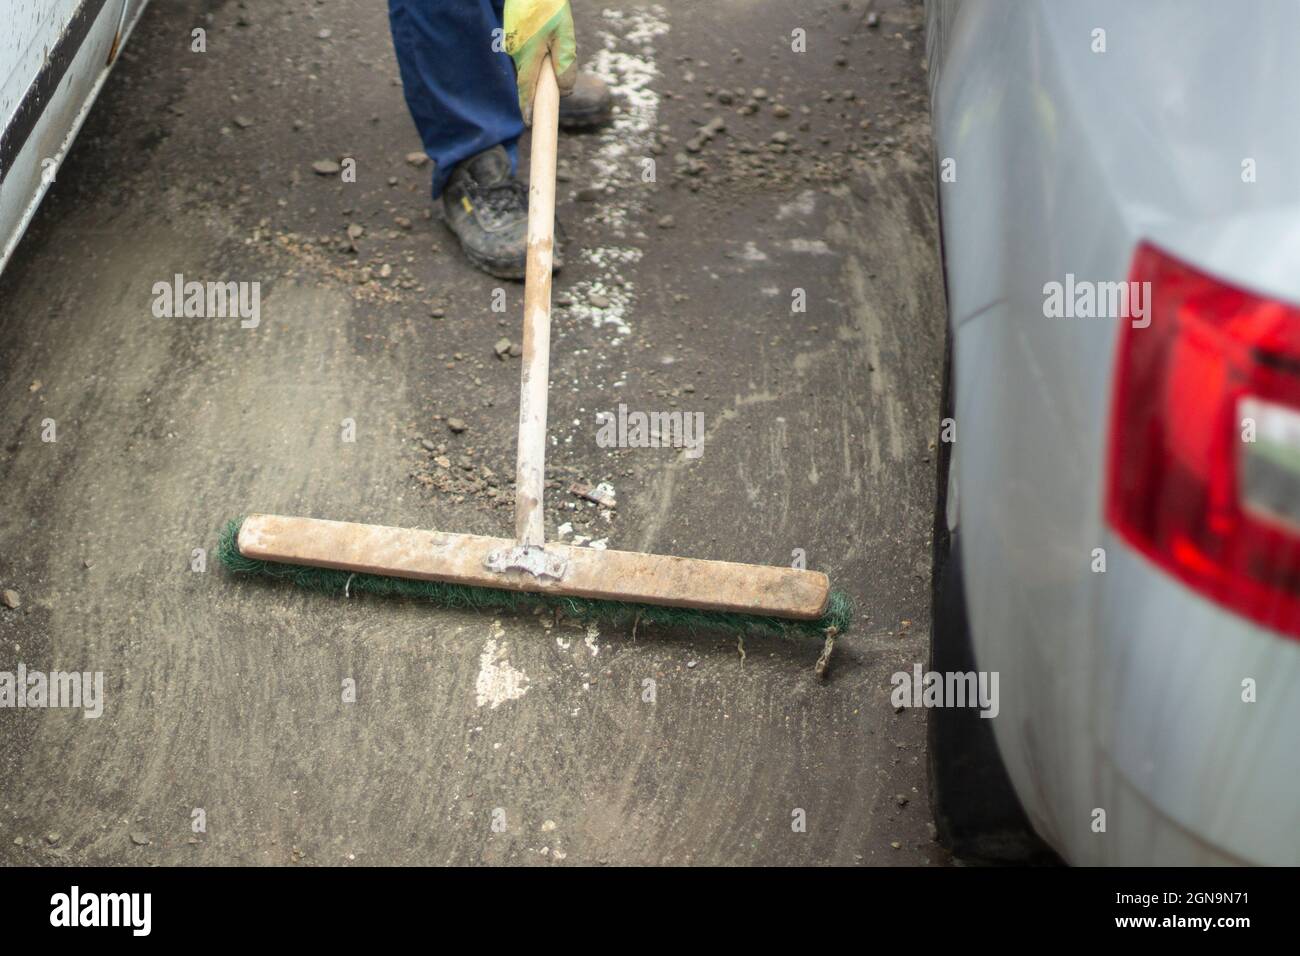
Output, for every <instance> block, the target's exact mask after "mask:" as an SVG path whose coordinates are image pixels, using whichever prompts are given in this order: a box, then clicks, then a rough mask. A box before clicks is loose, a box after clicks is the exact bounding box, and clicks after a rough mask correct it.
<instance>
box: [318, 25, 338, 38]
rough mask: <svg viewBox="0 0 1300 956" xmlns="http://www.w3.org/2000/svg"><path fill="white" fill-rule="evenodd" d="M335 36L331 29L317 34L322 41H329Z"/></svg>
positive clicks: (327, 28)
mask: <svg viewBox="0 0 1300 956" xmlns="http://www.w3.org/2000/svg"><path fill="white" fill-rule="evenodd" d="M333 35H334V31H333V30H331V29H329V27H326V28H325V29H324V30H321V31H320V32H319V33H317V34H316V36H317V38H319V39H321V40H328V39H329V38H330V37H332V36H333Z"/></svg>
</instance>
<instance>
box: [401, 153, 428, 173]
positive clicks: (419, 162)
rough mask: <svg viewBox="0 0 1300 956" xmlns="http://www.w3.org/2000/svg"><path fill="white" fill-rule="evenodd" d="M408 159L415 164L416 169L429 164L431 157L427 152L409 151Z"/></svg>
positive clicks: (411, 163)
mask: <svg viewBox="0 0 1300 956" xmlns="http://www.w3.org/2000/svg"><path fill="white" fill-rule="evenodd" d="M406 161H407V163H409V164H410V165H412V166H414V167H415V168H416V169H420V168H421V167H423V166H427V165H428V164H429V157H428V156H427V155H426V154H424V153H421V152H416V153H407V154H406Z"/></svg>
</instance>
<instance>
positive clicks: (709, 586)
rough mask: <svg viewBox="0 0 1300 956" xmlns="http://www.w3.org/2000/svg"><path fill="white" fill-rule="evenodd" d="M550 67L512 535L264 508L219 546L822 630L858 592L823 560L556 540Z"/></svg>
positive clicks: (288, 568) (405, 581)
mask: <svg viewBox="0 0 1300 956" xmlns="http://www.w3.org/2000/svg"><path fill="white" fill-rule="evenodd" d="M549 64H550V61H549V58H548V59H547V61H546V63H545V64H544V65H543V68H542V70H541V76H540V77H539V79H538V83H537V92H536V94H535V98H534V104H533V139H532V156H531V181H530V184H529V197H528V255H527V262H526V266H525V281H524V334H523V340H524V341H523V368H522V374H521V381H520V388H519V448H518V459H517V464H516V470H515V537H514V538H513V539H508V538H493V537H485V536H481V535H472V534H450V533H446V532H441V531H424V530H416V529H408V528H389V527H383V526H380V525H368V524H354V523H350V522H345V521H326V520H322V519H318V518H294V517H283V516H280V515H264V514H254V515H248V516H247V517H245V518H243V519H242V520H239V519H237V520H235V521H231V522H230V523H229V524H228V525H227V526H226V528H225V530H224V531H223V533H222V540H221V547H220V554H221V558H222V561H223V563H224V564H225V565H226V566H227V568H229V569H230V570H232V571H235V572H240V573H253V574H261V575H268V576H271V577H283V578H289V579H291V580H293V581H294V582H295V583H296V584H299V585H302V586H304V587H308V588H312V589H315V590H320V591H326V592H332V593H336V594H337V593H342V594H344V595H350V594H351V593H352V592H361V591H364V592H368V593H372V594H396V595H405V596H410V597H419V598H426V599H430V600H433V601H435V602H436V603H439V604H442V605H444V606H449V607H462V608H481V609H492V610H503V611H511V610H516V611H517V610H528V609H534V608H538V607H542V608H548V609H552V610H555V611H558V612H559V613H561V614H563V615H564V616H566V617H570V618H574V619H577V620H579V621H589V620H604V621H608V622H611V623H614V624H616V625H621V624H630V625H631V626H632V628H633V632H634V633H635V629H636V628H637V626H638V625H640V624H651V625H655V624H657V625H665V626H671V627H685V628H687V629H691V630H696V629H700V630H704V629H721V630H726V631H731V632H733V633H738V634H740V635H742V636H743V635H744V634H745V633H769V634H771V633H778V634H799V633H805V634H809V635H818V636H821V637H824V638H825V646H824V649H823V652H822V655H821V659H820V660H819V661H818V668H817V670H818V673H819V675H820V674H822V673H823V672H824V671H825V668H826V661H827V659H828V657H829V654H830V649H831V647H832V646H833V644H834V639H835V637H836V636H837V635H838V634H841V633H843V632H844V630H845V629H846V628H847V627H848V624H849V621H850V619H851V609H850V605H849V602H848V599H847V598H846V597H844V596H843V595H842V594H839V593H832V592H831V590H830V582H829V581H828V579H827V577H826V575H825V574H822V573H821V572H819V571H807V570H799V569H794V568H777V567H764V566H759V565H749V564H734V563H731V562H726V561H708V560H700V559H695V558H682V557H672V556H668V555H657V554H639V553H635V552H630V551H608V550H604V551H602V550H596V549H592V548H580V547H570V546H567V545H564V544H557V543H555V542H551V543H549V544H548V543H547V542H546V541H545V524H544V521H543V511H542V500H543V489H544V483H545V458H546V397H547V396H546V392H547V384H548V375H549V362H550V338H551V257H552V246H553V231H554V225H555V155H556V138H557V131H558V125H559V89H558V87H557V85H556V80H555V73H554V71H553V69H552V68H551V66H550V65H549Z"/></svg>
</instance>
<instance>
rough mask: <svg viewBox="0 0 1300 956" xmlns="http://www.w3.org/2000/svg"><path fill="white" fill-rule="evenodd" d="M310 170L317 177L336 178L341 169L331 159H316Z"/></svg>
mask: <svg viewBox="0 0 1300 956" xmlns="http://www.w3.org/2000/svg"><path fill="white" fill-rule="evenodd" d="M311 168H312V169H313V170H314V171H315V173H316V175H318V176H337V175H338V174H339V170H341V169H342V168H343V167H342V166H340V165H339V164H338V163H337V162H335V161H334V160H332V159H318V160H316V162H314V163H312V164H311Z"/></svg>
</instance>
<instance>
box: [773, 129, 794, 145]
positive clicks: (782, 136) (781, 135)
mask: <svg viewBox="0 0 1300 956" xmlns="http://www.w3.org/2000/svg"><path fill="white" fill-rule="evenodd" d="M772 142H774V143H781V144H782V145H784V144H786V143H788V142H790V134H789V133H787V132H786V131H785V130H783V129H781V130H777V131H776V132H775V133H773V134H772Z"/></svg>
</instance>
